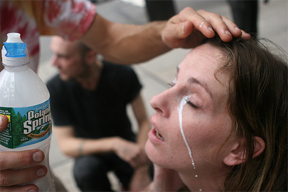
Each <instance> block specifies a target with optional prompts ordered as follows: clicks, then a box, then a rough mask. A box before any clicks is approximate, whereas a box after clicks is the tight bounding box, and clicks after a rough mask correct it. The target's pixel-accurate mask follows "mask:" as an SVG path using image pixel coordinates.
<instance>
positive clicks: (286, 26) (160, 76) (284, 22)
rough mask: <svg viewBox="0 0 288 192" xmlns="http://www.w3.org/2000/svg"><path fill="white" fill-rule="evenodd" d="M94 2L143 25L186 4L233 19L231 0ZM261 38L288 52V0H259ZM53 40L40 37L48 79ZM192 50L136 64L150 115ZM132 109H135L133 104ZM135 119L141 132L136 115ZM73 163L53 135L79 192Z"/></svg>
mask: <svg viewBox="0 0 288 192" xmlns="http://www.w3.org/2000/svg"><path fill="white" fill-rule="evenodd" d="M91 1H92V0H91ZM92 2H93V3H95V4H96V5H97V12H98V13H99V14H100V15H102V16H104V17H105V18H107V19H109V20H111V21H114V22H119V23H133V24H140V25H141V24H145V23H147V22H149V21H152V20H165V19H167V18H169V17H170V15H174V14H177V13H179V12H180V11H181V10H182V9H183V8H185V7H192V8H194V9H195V10H199V9H204V10H206V11H211V12H215V13H218V14H220V15H223V16H226V17H228V18H229V19H231V20H233V17H232V13H231V9H230V6H229V4H228V2H227V0H164V1H163V0H157V1H155V0H121V1H120V0H94V1H92ZM247 22H248V20H247ZM258 37H260V38H261V37H264V38H268V39H270V40H272V41H273V42H274V43H276V44H277V45H279V46H281V47H282V48H283V49H284V50H285V51H286V52H288V1H287V0H270V1H269V2H268V3H266V4H264V0H259V10H258ZM50 39H51V38H50V37H45V36H42V37H41V39H40V41H41V53H40V54H41V55H40V58H41V60H40V67H39V71H38V72H39V73H38V74H39V76H40V78H41V79H42V80H43V81H44V82H46V81H47V80H48V79H49V78H51V77H52V76H53V75H55V74H56V73H57V69H56V68H53V67H52V66H50V59H51V56H52V52H51V51H50ZM188 52H189V50H185V49H174V50H172V51H170V52H168V53H166V54H164V55H161V56H159V57H157V58H155V59H152V60H150V61H148V62H144V63H141V64H138V65H134V66H133V68H134V69H135V71H136V72H137V74H138V76H139V78H140V81H141V82H142V84H143V87H144V89H143V90H142V95H143V98H144V99H145V106H146V110H147V112H148V116H149V117H150V116H151V115H152V114H153V109H152V108H151V107H150V105H149V101H150V99H151V98H152V97H153V96H154V95H156V94H158V93H160V92H162V91H164V90H166V89H167V88H168V85H167V83H168V82H171V81H172V80H173V78H174V74H175V71H176V70H175V69H176V66H177V65H178V64H179V63H180V61H181V60H182V59H183V58H184V56H185V55H186V54H187V53H188ZM128 108H129V111H131V109H130V106H128ZM131 118H132V123H133V125H134V127H135V131H137V127H136V125H135V121H134V119H133V118H134V117H133V116H131ZM73 163H74V162H73V159H70V158H68V157H66V156H65V155H63V154H62V153H61V152H60V150H59V149H58V146H57V142H56V140H55V137H54V135H53V137H52V145H51V151H50V165H51V169H52V171H53V172H54V174H55V175H57V176H58V177H59V178H60V180H61V181H62V182H63V184H64V185H65V187H66V188H67V189H68V191H72V192H77V191H79V189H78V188H77V187H76V186H75V183H74V180H73V175H72V166H73ZM109 178H110V179H111V180H112V181H113V187H114V189H115V190H119V184H118V181H117V179H116V178H115V177H114V175H113V173H109Z"/></svg>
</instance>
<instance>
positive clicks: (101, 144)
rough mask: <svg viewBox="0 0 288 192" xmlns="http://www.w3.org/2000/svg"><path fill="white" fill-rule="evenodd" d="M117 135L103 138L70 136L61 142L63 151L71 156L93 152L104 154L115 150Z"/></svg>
mask: <svg viewBox="0 0 288 192" xmlns="http://www.w3.org/2000/svg"><path fill="white" fill-rule="evenodd" d="M116 140H117V138H116V137H111V138H103V139H83V138H70V139H66V140H65V141H62V144H61V143H60V148H61V150H62V152H63V153H64V154H65V155H67V156H70V157H78V156H83V155H91V154H102V153H109V152H112V151H113V146H114V143H115V142H116Z"/></svg>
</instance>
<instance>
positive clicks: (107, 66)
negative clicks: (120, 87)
mask: <svg viewBox="0 0 288 192" xmlns="http://www.w3.org/2000/svg"><path fill="white" fill-rule="evenodd" d="M103 66H104V73H106V75H108V74H109V75H108V76H115V77H127V78H128V77H129V76H131V75H133V76H134V75H135V74H136V73H135V71H134V70H133V68H132V67H131V66H129V65H123V64H115V63H110V62H107V61H103Z"/></svg>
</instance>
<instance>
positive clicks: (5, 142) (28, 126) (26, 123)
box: [0, 33, 55, 192]
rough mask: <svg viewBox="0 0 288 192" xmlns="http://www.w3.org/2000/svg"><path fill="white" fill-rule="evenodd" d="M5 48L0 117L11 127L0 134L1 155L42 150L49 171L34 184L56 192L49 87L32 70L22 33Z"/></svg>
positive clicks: (13, 36)
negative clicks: (51, 145) (53, 173)
mask: <svg viewBox="0 0 288 192" xmlns="http://www.w3.org/2000/svg"><path fill="white" fill-rule="evenodd" d="M7 37H8V38H7V41H6V42H4V46H3V47H2V63H3V66H4V69H3V70H2V72H1V73H0V115H4V116H6V117H8V120H9V121H8V122H9V124H8V127H7V128H6V129H5V130H4V131H2V132H0V151H23V150H29V149H40V150H42V151H43V152H44V153H45V160H44V161H43V162H42V164H43V165H45V166H46V167H47V168H48V173H47V174H46V176H45V177H43V178H41V179H38V180H36V181H34V182H33V184H36V185H37V186H38V187H39V191H49V192H50V191H55V186H54V181H53V178H52V176H51V171H50V169H49V149H50V141H51V136H52V120H51V113H50V94H49V91H48V89H47V88H46V85H45V84H44V83H43V82H42V80H41V79H40V78H39V77H38V76H37V75H36V73H34V72H33V71H32V70H31V69H30V68H29V67H28V64H29V56H28V50H27V48H26V44H25V43H23V41H22V40H21V38H20V34H19V33H9V34H8V35H7Z"/></svg>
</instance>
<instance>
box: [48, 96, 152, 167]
mask: <svg viewBox="0 0 288 192" xmlns="http://www.w3.org/2000/svg"><path fill="white" fill-rule="evenodd" d="M132 106H133V111H134V113H135V117H136V119H137V121H138V125H139V128H140V129H139V135H138V137H137V143H138V144H135V143H133V142H130V141H126V140H124V139H122V138H120V137H109V138H103V139H85V141H84V139H83V138H77V137H75V135H74V134H75V133H74V128H73V127H72V126H61V127H60V126H54V130H53V131H55V133H56V136H57V141H58V144H59V147H60V149H61V150H62V152H63V153H64V154H65V155H67V156H70V157H78V156H79V155H90V154H101V153H108V152H115V153H116V154H117V155H118V156H119V157H120V158H122V159H123V160H124V161H126V162H128V163H130V164H131V166H133V167H138V166H140V165H143V164H147V163H149V162H150V161H149V159H148V158H147V156H146V153H145V150H144V145H145V142H146V140H147V134H148V132H149V130H150V124H149V121H148V119H147V115H146V111H145V108H144V104H143V101H142V98H141V96H140V95H138V96H137V97H136V99H135V100H134V101H133V102H132ZM83 141H84V143H83ZM80 146H81V148H82V149H81V154H79V148H80Z"/></svg>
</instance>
